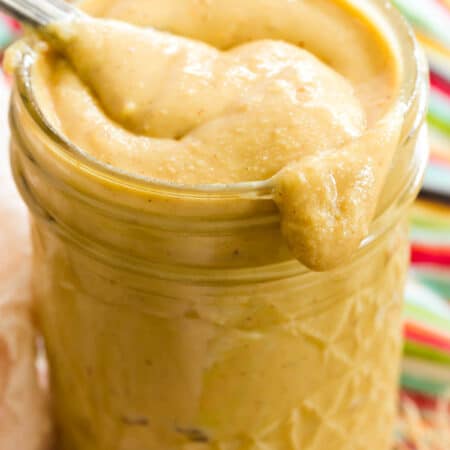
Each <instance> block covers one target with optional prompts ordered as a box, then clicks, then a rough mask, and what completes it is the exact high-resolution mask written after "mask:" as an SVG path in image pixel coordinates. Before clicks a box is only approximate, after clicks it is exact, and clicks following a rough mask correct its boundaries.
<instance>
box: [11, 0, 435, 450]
mask: <svg viewBox="0 0 450 450" xmlns="http://www.w3.org/2000/svg"><path fill="white" fill-rule="evenodd" d="M364 3H367V4H368V5H370V6H371V7H372V8H373V11H375V12H378V14H379V15H380V17H382V20H383V21H384V24H385V26H386V29H389V30H390V32H391V33H394V34H395V40H396V42H397V43H398V54H399V58H401V60H402V64H403V66H404V73H405V76H404V80H403V84H402V90H401V94H400V96H399V99H398V101H399V102H400V101H402V102H404V103H405V104H406V105H407V108H406V111H405V121H404V129H403V131H402V138H401V142H400V145H399V147H398V150H397V153H396V156H395V160H394V162H393V165H392V169H391V172H390V175H389V179H388V180H387V183H386V186H385V189H384V192H383V195H382V198H381V199H380V203H379V207H378V213H377V217H376V219H375V220H374V222H373V224H372V228H371V232H370V235H369V236H368V237H367V238H366V239H365V240H364V242H363V243H362V244H361V247H360V249H359V251H358V252H357V254H355V256H354V259H353V261H352V262H351V263H350V264H348V265H346V266H345V267H340V268H338V269H336V270H333V271H329V272H325V273H314V272H311V271H308V270H307V269H305V268H304V267H302V266H301V265H300V263H298V262H297V261H295V260H293V259H292V256H291V254H290V252H289V251H288V249H287V247H286V245H285V242H284V240H283V239H282V237H281V234H280V230H279V215H278V212H277V209H276V207H275V204H274V202H273V200H272V195H271V188H270V184H269V183H268V182H266V181H261V182H255V183H240V184H236V185H232V186H197V187H188V186H174V185H170V184H167V183H162V182H155V181H154V180H153V181H152V180H149V179H143V178H139V177H136V176H135V177H133V176H130V175H127V174H124V173H121V172H120V171H118V170H116V169H114V168H111V167H107V166H104V165H102V164H100V163H98V162H97V161H95V160H93V159H92V158H89V156H88V155H86V154H85V153H83V152H82V151H80V150H79V149H77V148H76V147H75V146H74V145H73V144H72V143H71V142H68V141H67V140H66V139H65V138H64V137H63V136H61V135H59V134H58V133H57V132H56V131H55V130H54V129H53V128H52V126H51V125H50V124H49V122H48V121H47V119H46V117H45V116H44V115H43V113H42V111H41V110H40V109H39V105H38V104H37V102H36V99H35V97H34V93H33V88H32V83H31V76H30V72H31V70H32V67H33V62H34V54H33V51H32V49H29V50H27V51H25V52H24V53H23V57H22V61H21V64H20V66H19V68H18V70H17V73H16V77H15V81H16V82H15V89H14V92H13V96H12V101H11V114H10V123H11V129H12V141H11V157H12V165H13V170H14V174H15V179H16V182H17V184H18V186H19V188H20V191H21V193H22V195H23V197H24V199H25V200H26V202H27V204H28V206H29V209H30V211H31V222H32V237H33V246H34V281H33V285H34V291H35V295H36V299H37V305H38V308H37V309H38V319H39V323H40V326H41V329H42V331H43V334H44V336H45V341H46V346H47V352H48V357H49V363H50V368H51V381H52V387H53V392H54V406H55V413H56V419H57V425H58V431H59V439H60V447H59V448H61V449H62V450H119V449H120V450H147V449H148V450H150V449H157V450H175V449H177V450H213V449H214V450H251V449H255V450H256V449H261V450H288V449H292V450H300V449H302V450H324V449H329V450H349V449H355V450H356V449H361V450H363V449H364V450H388V448H389V445H390V437H391V431H392V425H393V420H394V417H395V412H396V391H397V377H398V369H399V360H400V354H401V311H402V295H403V282H404V277H405V272H406V269H407V263H408V236H407V211H408V207H409V205H410V204H411V203H412V201H413V200H414V198H415V197H416V195H417V192H418V190H419V188H420V184H421V180H422V176H423V172H424V167H425V164H426V159H427V145H426V144H427V143H426V136H425V130H424V128H423V120H424V114H425V109H426V97H427V77H426V73H427V72H426V63H425V61H424V57H423V55H422V52H421V51H420V50H419V49H418V47H417V44H416V41H415V39H414V37H413V35H412V33H411V31H410V30H409V28H408V27H407V26H406V25H405V23H404V22H403V20H402V19H401V18H400V17H399V16H398V15H397V13H395V12H394V11H393V10H392V9H391V8H390V7H389V5H387V4H385V3H383V2H377V1H367V2H364Z"/></svg>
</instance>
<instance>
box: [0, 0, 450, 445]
mask: <svg viewBox="0 0 450 450" xmlns="http://www.w3.org/2000/svg"><path fill="white" fill-rule="evenodd" d="M393 2H394V3H395V4H396V6H397V7H398V8H399V9H400V10H401V11H402V12H403V13H404V15H405V16H406V17H407V18H408V19H409V20H410V21H411V23H412V24H413V25H414V27H415V28H416V30H417V35H418V38H419V40H420V42H421V43H422V45H423V47H424V48H425V50H426V53H427V55H428V58H429V62H430V69H431V74H430V79H431V80H430V81H431V98H430V108H429V112H428V124H429V130H430V140H431V160H430V164H429V167H428V170H427V173H426V177H425V185H424V188H423V191H422V192H421V195H420V199H419V200H418V201H417V203H416V204H415V206H414V208H413V211H412V215H411V225H412V226H411V242H412V252H411V257H412V267H411V276H410V281H409V283H408V286H407V290H406V302H405V314H404V317H405V323H404V335H405V349H404V359H403V366H402V377H401V384H402V389H401V395H400V398H401V402H400V408H399V420H398V426H397V433H396V443H395V450H450V402H449V399H450V0H393ZM19 32H20V27H19V25H18V23H17V22H15V21H14V20H12V19H10V18H8V17H7V16H5V15H2V14H1V13H0V49H1V48H2V47H3V48H4V47H5V46H6V45H8V44H9V43H10V42H12V41H13V40H14V39H15V38H16V36H17V35H18V34H19ZM0 58H1V52H0ZM0 60H1V59H0Z"/></svg>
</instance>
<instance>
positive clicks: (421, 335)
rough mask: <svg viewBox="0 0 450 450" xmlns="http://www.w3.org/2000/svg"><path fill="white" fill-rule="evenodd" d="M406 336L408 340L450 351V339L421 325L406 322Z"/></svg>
mask: <svg viewBox="0 0 450 450" xmlns="http://www.w3.org/2000/svg"><path fill="white" fill-rule="evenodd" d="M404 332H405V337H406V339H408V340H411V341H414V342H418V343H422V344H425V345H428V346H430V347H434V348H438V349H440V350H444V351H446V352H449V353H450V339H447V338H445V337H443V336H439V335H437V334H435V333H431V332H429V331H428V330H424V329H423V328H421V327H417V326H415V325H411V324H406V325H405V326H404Z"/></svg>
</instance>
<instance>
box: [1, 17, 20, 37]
mask: <svg viewBox="0 0 450 450" xmlns="http://www.w3.org/2000/svg"><path fill="white" fill-rule="evenodd" d="M0 18H1V19H2V20H4V21H5V22H6V24H7V25H8V26H9V27H11V28H12V29H13V31H15V32H19V31H20V30H21V29H22V27H21V26H20V23H19V22H18V21H17V20H14V19H13V18H12V17H10V16H7V15H6V14H3V13H1V12H0Z"/></svg>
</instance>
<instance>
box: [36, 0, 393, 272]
mask: <svg viewBox="0 0 450 450" xmlns="http://www.w3.org/2000/svg"><path fill="white" fill-rule="evenodd" d="M341 3H342V4H341ZM83 6H84V8H85V9H86V11H87V12H89V13H91V14H93V15H96V16H105V17H106V18H103V19H98V18H96V19H90V18H87V19H83V20H77V21H73V22H70V23H65V24H54V25H52V26H51V29H50V33H51V35H52V39H51V42H50V44H51V45H50V46H49V47H48V48H47V49H46V50H45V51H41V52H40V55H39V58H38V61H37V64H36V70H35V85H36V88H37V89H36V90H37V91H38V97H39V101H40V104H41V106H42V108H43V109H44V110H45V111H46V113H47V115H48V117H49V118H51V120H52V121H53V123H54V124H55V126H57V127H58V129H59V130H60V131H61V132H62V133H64V134H65V135H66V136H67V137H68V138H69V139H70V140H72V141H73V142H74V143H75V144H76V145H78V146H79V147H80V148H81V149H82V150H83V151H85V152H87V153H89V154H90V155H92V156H93V157H95V158H96V159H98V160H100V161H102V162H104V163H106V164H109V165H112V166H114V167H117V168H120V169H122V170H124V171H126V172H129V173H133V174H139V175H144V176H146V177H150V178H153V179H158V180H164V181H169V182H173V183H180V184H189V185H199V184H231V183H238V182H245V181H258V180H269V179H270V182H271V183H272V186H273V192H274V200H275V202H276V204H277V205H278V207H279V210H280V214H281V229H282V232H283V234H284V236H285V238H286V240H287V242H288V245H289V247H290V248H291V250H292V252H293V254H294V255H295V257H296V258H298V259H299V260H300V261H301V262H302V263H303V264H305V265H306V266H307V267H309V268H312V269H314V270H326V269H330V268H333V267H336V266H337V265H339V264H342V263H345V262H346V261H348V260H349V259H350V258H351V256H352V254H353V253H354V252H355V250H356V249H357V248H358V246H359V244H360V242H361V240H362V239H363V238H364V237H365V236H366V235H367V233H368V230H369V226H370V224H371V222H372V220H373V217H374V214H375V209H376V205H377V200H378V197H379V194H380V191H381V188H382V187H383V183H384V181H385V178H386V175H387V172H388V170H389V165H390V162H391V161H392V157H393V154H394V151H395V148H396V145H397V141H398V137H399V133H400V128H401V122H402V114H401V111H400V110H399V109H398V108H395V107H394V106H393V104H391V103H392V98H393V97H395V94H396V90H397V89H398V82H397V80H398V70H399V69H398V67H396V65H395V63H394V60H395V58H394V57H393V55H392V50H391V49H390V47H389V43H388V42H387V41H384V40H383V38H382V37H380V35H379V34H378V33H377V32H376V31H375V28H374V27H373V26H372V25H371V24H370V23H368V22H367V21H366V20H365V19H364V18H363V17H362V16H360V17H358V16H357V12H356V11H355V10H353V9H352V7H351V6H350V5H347V4H346V2H344V1H342V2H336V1H333V2H332V1H329V0H320V1H315V2H309V1H301V2H292V1H289V0H269V1H264V2H262V1H259V0H247V1H245V2H242V1H240V2H237V1H234V0H232V1H228V2H224V1H220V0H205V1H194V0H177V1H174V0H170V1H164V2H161V1H156V0H150V1H146V2H139V1H124V0H114V1H108V2H106V1H101V0H94V1H85V2H83ZM126 22H128V23H126Z"/></svg>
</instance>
